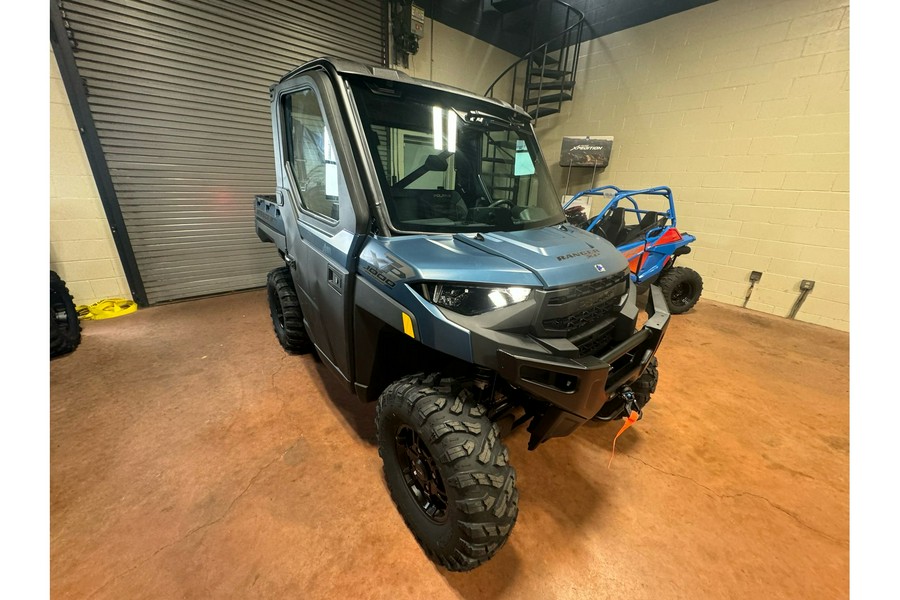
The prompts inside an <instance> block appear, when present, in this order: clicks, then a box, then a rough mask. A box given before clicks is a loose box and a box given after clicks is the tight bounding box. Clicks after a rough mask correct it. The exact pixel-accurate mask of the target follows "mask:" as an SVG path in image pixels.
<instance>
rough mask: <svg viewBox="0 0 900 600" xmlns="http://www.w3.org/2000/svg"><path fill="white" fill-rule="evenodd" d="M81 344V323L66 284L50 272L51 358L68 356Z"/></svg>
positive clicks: (54, 273) (53, 272)
mask: <svg viewBox="0 0 900 600" xmlns="http://www.w3.org/2000/svg"><path fill="white" fill-rule="evenodd" d="M80 343H81V322H80V321H79V320H78V312H77V311H76V310H75V301H74V300H73V298H72V294H70V293H69V288H68V287H66V282H65V281H63V280H62V279H60V277H59V275H57V274H56V272H55V271H50V358H53V357H54V356H60V355H62V354H68V353H69V352H72V351H73V350H75V348H77V347H78V344H80Z"/></svg>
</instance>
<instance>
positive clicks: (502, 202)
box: [487, 198, 516, 208]
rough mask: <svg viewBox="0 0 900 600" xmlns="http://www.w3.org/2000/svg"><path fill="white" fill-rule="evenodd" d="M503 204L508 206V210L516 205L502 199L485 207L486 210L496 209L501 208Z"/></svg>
mask: <svg viewBox="0 0 900 600" xmlns="http://www.w3.org/2000/svg"><path fill="white" fill-rule="evenodd" d="M503 204H509V207H510V208H512V207H513V206H515V205H516V203H515V202H513V201H512V200H507V199H505V198H504V199H502V200H496V201H494V202H491V203H490V204H488V205H487V207H488V208H497V207H498V206H501V205H503Z"/></svg>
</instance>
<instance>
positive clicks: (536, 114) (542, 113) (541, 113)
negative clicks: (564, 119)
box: [528, 106, 559, 119]
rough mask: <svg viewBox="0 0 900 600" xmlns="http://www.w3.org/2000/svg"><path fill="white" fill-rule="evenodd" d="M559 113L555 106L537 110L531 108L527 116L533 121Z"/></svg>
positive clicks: (542, 107) (540, 107)
mask: <svg viewBox="0 0 900 600" xmlns="http://www.w3.org/2000/svg"><path fill="white" fill-rule="evenodd" d="M558 112H559V108H557V107H555V106H538V107H537V108H533V109H531V110H529V111H528V114H529V115H531V117H532V118H533V119H540V118H541V117H546V116H547V115H555V114H556V113H558Z"/></svg>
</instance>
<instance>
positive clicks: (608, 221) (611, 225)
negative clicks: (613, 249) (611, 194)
mask: <svg viewBox="0 0 900 600" xmlns="http://www.w3.org/2000/svg"><path fill="white" fill-rule="evenodd" d="M597 229H599V231H598V233H599V234H600V235H601V236H603V237H604V238H606V239H607V240H608V241H609V243H611V244H612V245H613V246H618V245H619V244H621V243H622V242H623V241H624V240H625V236H626V234H627V232H626V231H625V209H624V208H622V207H618V206H617V207H616V208H614V209H612V210H611V211H610V212H609V213H607V214H606V216H604V217H603V218H602V219H600V222H599V223H598V224H597Z"/></svg>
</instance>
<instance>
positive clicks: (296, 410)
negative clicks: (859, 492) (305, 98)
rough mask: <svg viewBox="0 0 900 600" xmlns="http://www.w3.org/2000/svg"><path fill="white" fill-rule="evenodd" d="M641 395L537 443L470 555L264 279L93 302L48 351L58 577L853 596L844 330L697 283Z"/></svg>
mask: <svg viewBox="0 0 900 600" xmlns="http://www.w3.org/2000/svg"><path fill="white" fill-rule="evenodd" d="M659 361H660V372H661V379H660V383H659V388H658V390H657V392H656V394H655V395H654V397H653V400H652V401H651V403H650V405H649V406H648V408H647V410H646V413H645V418H644V419H643V420H642V421H640V422H639V423H638V424H637V425H636V426H635V427H634V428H633V429H632V430H630V431H628V432H626V433H625V434H624V435H623V437H622V438H620V440H619V444H618V447H617V452H616V457H615V460H614V461H613V463H612V467H611V468H610V469H607V461H608V460H609V456H610V444H611V442H612V438H613V436H614V434H615V432H616V430H617V429H618V427H619V423H607V424H594V423H591V424H588V425H586V426H584V427H582V428H581V429H580V430H578V432H577V433H576V434H574V435H572V436H570V437H568V438H565V439H558V440H551V441H550V442H549V443H547V444H545V445H544V446H542V447H540V448H539V449H538V450H537V451H535V452H528V451H527V449H526V441H527V432H525V431H522V430H517V431H516V432H514V433H513V434H512V435H511V436H509V438H508V439H507V443H508V444H509V446H510V454H511V462H512V464H513V465H514V466H515V467H516V469H517V472H518V481H519V490H520V494H521V496H520V510H519V518H518V522H517V524H516V526H515V528H514V529H513V531H512V534H511V538H510V540H509V542H508V543H507V545H506V546H505V547H504V548H503V549H502V550H501V551H500V553H499V554H498V555H497V556H496V557H494V559H492V560H491V561H490V562H488V563H486V564H485V565H483V566H482V567H480V568H478V569H476V570H475V571H472V572H470V573H450V572H447V571H445V570H443V569H441V568H438V567H436V566H435V565H434V564H432V563H431V562H429V561H428V559H427V558H426V557H425V555H424V554H423V553H422V551H421V550H420V549H419V547H418V545H417V544H416V542H415V540H414V539H413V536H412V535H411V534H410V533H409V531H408V530H407V529H406V527H405V526H404V524H403V521H402V520H401V518H400V516H399V515H398V513H397V512H396V510H395V508H394V505H393V504H392V502H391V499H390V497H389V495H388V491H387V488H386V487H385V483H384V479H383V477H382V473H381V462H380V459H379V458H378V452H377V449H376V447H375V446H374V426H373V416H374V406H373V405H364V404H362V403H360V402H359V401H358V400H357V399H356V398H355V397H353V396H350V395H349V394H347V393H345V392H343V391H341V390H340V388H339V387H338V386H337V385H336V383H335V380H334V379H333V378H332V375H331V374H330V373H328V372H327V371H326V370H325V368H324V367H323V366H322V365H321V364H320V363H318V362H316V360H315V359H313V358H312V357H310V356H290V355H287V354H285V353H284V352H283V351H282V350H281V348H280V346H278V343H277V341H276V339H275V337H274V335H273V333H272V328H271V325H270V321H269V315H268V310H267V307H266V301H265V294H264V292H263V291H259V290H257V291H252V292H246V293H240V294H233V295H229V296H223V297H217V298H210V299H204V300H198V301H191V302H183V303H178V304H172V305H168V306H163V307H157V308H151V309H146V310H140V311H138V312H137V313H135V314H132V315H128V316H125V317H120V318H118V319H111V320H107V321H95V322H88V323H85V326H84V341H83V343H82V345H81V346H80V347H79V348H78V349H77V350H76V351H75V353H73V354H71V355H68V356H65V357H62V358H59V359H56V360H53V361H51V363H50V380H51V388H50V389H51V397H50V426H51V430H50V432H51V465H50V474H51V482H50V483H51V485H50V489H51V494H50V515H51V527H50V536H51V541H50V549H51V553H50V557H51V590H52V594H53V596H54V597H55V598H112V599H116V600H119V599H122V598H128V599H134V598H154V599H157V598H429V600H431V599H435V600H436V599H440V598H499V597H502V598H517V599H518V598H542V599H543V598H629V599H631V598H634V599H643V598H648V599H651V598H652V599H663V598H752V599H758V598H766V599H771V598H791V599H796V598H815V599H817V600H818V599H824V598H842V597H846V596H847V595H848V567H849V551H848V536H849V523H848V510H849V496H848V494H849V492H848V485H849V481H848V480H849V463H848V458H849V456H848V455H849V438H848V435H849V434H848V421H849V415H848V366H847V364H848V336H847V335H846V334H843V333H839V332H836V331H831V330H828V329H824V328H821V327H817V326H813V325H807V324H803V323H797V322H793V321H788V320H785V319H781V318H777V317H771V316H766V315H761V314H759V313H754V312H749V311H744V310H741V309H738V308H734V307H729V306H724V305H720V304H716V303H714V302H710V301H703V300H701V302H700V303H699V305H698V306H697V307H696V308H695V309H694V310H693V311H692V312H691V313H690V314H687V315H681V316H676V317H673V318H672V321H671V325H670V327H669V331H668V334H667V337H666V339H665V341H664V342H663V346H662V348H661V350H660V353H659Z"/></svg>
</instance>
